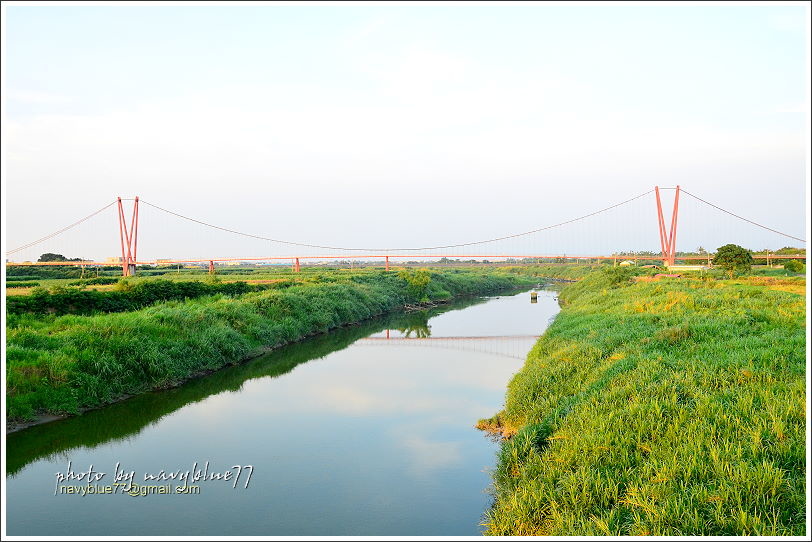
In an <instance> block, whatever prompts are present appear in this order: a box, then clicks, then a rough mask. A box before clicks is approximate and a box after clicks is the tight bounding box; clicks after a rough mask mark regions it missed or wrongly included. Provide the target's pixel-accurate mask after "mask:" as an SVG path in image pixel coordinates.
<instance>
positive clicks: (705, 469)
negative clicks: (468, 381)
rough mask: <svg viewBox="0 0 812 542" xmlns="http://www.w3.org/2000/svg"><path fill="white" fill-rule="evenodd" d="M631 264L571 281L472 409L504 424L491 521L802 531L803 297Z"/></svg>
mask: <svg viewBox="0 0 812 542" xmlns="http://www.w3.org/2000/svg"><path fill="white" fill-rule="evenodd" d="M624 274H625V276H624ZM633 274H634V272H617V271H611V270H604V271H599V272H596V273H593V274H590V275H588V276H587V277H585V278H584V279H582V280H581V281H579V282H578V283H575V284H573V285H570V286H568V287H566V288H565V289H564V290H563V291H562V293H561V294H560V299H561V300H562V302H563V304H564V306H563V309H562V312H561V313H560V314H559V315H558V317H557V318H556V320H555V321H554V323H553V324H552V325H551V326H550V328H548V330H547V332H546V333H545V334H544V335H543V337H542V338H541V339H540V340H539V341H538V343H537V344H536V345H535V347H534V348H533V349H532V351H531V352H530V354H529V355H528V358H527V361H526V364H525V366H524V368H523V369H522V370H521V371H520V372H519V373H518V374H517V375H516V376H515V377H514V378H513V380H512V381H511V383H510V384H509V388H508V393H507V400H506V405H505V408H504V410H503V411H502V412H500V413H499V414H498V415H496V416H494V417H493V418H491V419H489V420H482V421H481V422H480V426H481V427H482V428H490V429H491V430H495V431H499V432H501V433H502V434H503V435H505V436H507V437H509V438H508V439H507V440H505V441H504V442H503V445H502V448H501V451H500V454H499V460H498V467H497V470H496V471H495V473H494V492H495V502H494V505H493V508H492V509H491V510H490V511H489V512H488V513H487V518H486V519H485V521H484V525H485V526H486V528H487V534H490V535H579V536H585V535H669V536H679V535H802V534H805V510H806V500H805V480H806V478H805V430H806V421H805V420H806V408H805V405H806V395H805V370H806V367H805V350H806V341H805V325H806V322H805V315H806V306H805V297H804V296H803V295H799V294H798V293H793V292H789V291H782V290H780V289H775V288H772V287H770V283H769V281H767V282H766V283H765V281H764V279H763V278H761V279H756V280H749V279H746V278H745V279H740V280H737V281H724V280H723V281H719V280H712V279H704V280H703V279H684V278H683V279H676V280H674V279H665V280H657V281H635V280H633V279H634V278H635V277H633V276H632V275H633ZM794 282H795V283H796V284H795V286H796V287H797V286H799V285H800V286H801V287H803V285H804V280H803V278H797V279H794Z"/></svg>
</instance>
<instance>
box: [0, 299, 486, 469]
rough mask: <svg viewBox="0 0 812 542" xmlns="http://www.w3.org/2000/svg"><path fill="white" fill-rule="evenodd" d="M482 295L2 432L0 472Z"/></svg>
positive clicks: (119, 436)
mask: <svg viewBox="0 0 812 542" xmlns="http://www.w3.org/2000/svg"><path fill="white" fill-rule="evenodd" d="M485 301H486V298H466V299H463V300H459V301H456V302H454V303H450V304H448V305H442V306H439V307H433V308H431V309H428V310H422V311H413V312H407V313H396V314H390V315H386V316H381V317H378V318H374V319H370V320H367V321H364V322H360V323H358V324H355V325H350V326H347V327H343V328H338V329H336V330H333V331H331V332H328V333H325V334H322V335H318V336H315V337H311V338H308V339H305V340H302V341H299V342H296V343H292V344H289V345H287V346H283V347H281V348H278V349H276V350H273V351H271V352H269V353H268V354H264V355H262V356H259V357H257V358H254V359H252V360H249V361H246V362H245V363H241V364H238V365H231V366H227V367H225V368H223V369H220V370H218V371H216V372H214V373H211V374H209V375H207V376H204V377H201V378H196V379H192V380H190V381H188V382H186V383H184V384H183V385H181V386H179V387H177V388H172V389H169V390H163V391H155V392H147V393H144V394H140V395H137V396H134V397H131V398H129V399H127V400H125V401H121V402H119V403H115V404H112V405H109V406H106V407H104V408H101V409H98V410H92V411H88V412H85V413H84V414H82V415H80V416H74V417H71V418H66V419H63V420H58V421H54V422H50V423H46V424H42V425H37V426H33V427H29V428H27V429H23V430H20V431H17V432H14V433H10V434H8V435H6V474H7V475H10V476H12V477H14V475H16V474H17V473H18V472H20V471H21V470H22V469H23V468H25V467H26V466H27V465H28V464H30V463H32V462H34V461H37V460H39V459H43V458H46V459H53V458H55V457H58V456H59V454H64V458H65V460H67V459H68V452H69V451H70V450H72V449H74V448H78V447H84V448H95V447H97V446H99V445H102V444H105V443H109V442H115V441H120V440H125V439H127V438H129V437H131V436H134V435H137V434H138V433H140V432H141V431H142V430H143V429H145V428H147V427H149V426H151V425H154V424H156V423H158V422H159V421H160V420H161V419H162V418H164V417H166V416H167V415H169V414H172V413H173V412H175V411H177V410H179V409H181V408H183V407H184V406H186V405H188V404H191V403H196V402H199V401H202V400H204V399H206V398H207V397H210V396H212V395H217V394H219V393H223V392H237V391H239V390H240V389H241V388H242V386H243V383H245V382H247V381H248V380H252V379H257V378H265V377H271V378H276V377H279V376H282V375H284V374H286V373H289V372H290V371H292V370H293V369H294V368H296V367H297V366H298V365H301V364H303V363H306V362H308V361H311V360H315V359H319V358H323V357H324V356H327V355H328V354H331V353H333V352H337V351H339V350H343V349H345V348H347V347H348V346H350V345H351V344H353V343H354V342H356V341H358V340H359V339H363V338H365V337H369V336H370V335H373V334H375V333H379V332H382V331H384V330H387V329H391V330H399V331H400V332H401V333H404V334H407V335H410V336H411V335H412V334H414V335H415V336H418V337H426V336H428V335H429V334H430V331H429V327H428V321H429V319H430V318H432V317H434V316H437V315H439V314H442V313H444V312H448V311H451V310H458V309H463V308H466V307H470V306H473V305H477V304H480V303H484V302H485Z"/></svg>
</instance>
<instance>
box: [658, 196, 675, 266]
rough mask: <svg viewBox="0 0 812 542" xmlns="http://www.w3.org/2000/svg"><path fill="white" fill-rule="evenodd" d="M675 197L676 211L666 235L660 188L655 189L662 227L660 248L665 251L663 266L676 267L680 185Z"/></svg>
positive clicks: (673, 213) (659, 220)
mask: <svg viewBox="0 0 812 542" xmlns="http://www.w3.org/2000/svg"><path fill="white" fill-rule="evenodd" d="M676 190H677V192H676V194H675V195H674V210H673V212H672V213H671V228H670V229H669V230H668V233H667V234H666V231H665V219H663V206H662V203H661V202H660V187H659V186H655V187H654V194H655V195H656V199H657V223H658V225H659V226H660V247H661V248H662V251H663V265H665V266H671V265H674V261H675V259H676V254H677V212H678V211H679V185H677V189H676Z"/></svg>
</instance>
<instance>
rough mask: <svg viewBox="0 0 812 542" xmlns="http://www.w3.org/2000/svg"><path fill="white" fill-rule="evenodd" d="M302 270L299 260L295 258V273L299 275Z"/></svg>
mask: <svg viewBox="0 0 812 542" xmlns="http://www.w3.org/2000/svg"><path fill="white" fill-rule="evenodd" d="M301 270H302V267H301V266H300V265H299V258H294V260H293V272H294V273H299V272H300V271H301Z"/></svg>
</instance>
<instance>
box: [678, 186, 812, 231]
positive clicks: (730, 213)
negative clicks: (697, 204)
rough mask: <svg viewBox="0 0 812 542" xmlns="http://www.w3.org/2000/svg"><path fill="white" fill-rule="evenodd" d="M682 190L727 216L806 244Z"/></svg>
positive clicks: (683, 190)
mask: <svg viewBox="0 0 812 542" xmlns="http://www.w3.org/2000/svg"><path fill="white" fill-rule="evenodd" d="M681 190H682V192H684V193H686V194H688V195H689V196H691V197H692V198H694V199H696V200H699V201H701V202H702V203H704V204H706V205H710V206H711V207H713V208H714V209H718V210H720V211H722V212H723V213H727V214H729V215H731V216H735V217H736V218H738V219H739V220H744V221H745V222H749V223H750V224H753V225H754V226H758V227H759V228H763V229H765V230H769V231H771V232H773V233H777V234H778V235H783V236H784V237H789V238H790V239H795V240H796V241H800V242H802V243H806V241H805V240H803V239H801V238H800V237H795V236H794V235H790V234H788V233H784V232H782V231H778V230H774V229H772V228H769V227H767V226H765V225H763V224H759V223H758V222H754V221H752V220H750V219H748V218H744V217H743V216H739V215H737V214H736V213H734V212H731V211H728V210H727V209H723V208H722V207H719V206H718V205H714V204H713V203H711V202H709V201H706V200H704V199H702V198H700V197H699V196H695V195H693V194H691V193H690V192H688V191H687V190H685V189H684V188H683V189H681Z"/></svg>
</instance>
